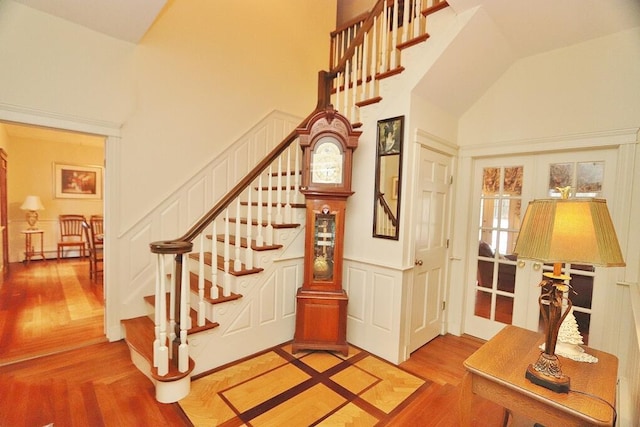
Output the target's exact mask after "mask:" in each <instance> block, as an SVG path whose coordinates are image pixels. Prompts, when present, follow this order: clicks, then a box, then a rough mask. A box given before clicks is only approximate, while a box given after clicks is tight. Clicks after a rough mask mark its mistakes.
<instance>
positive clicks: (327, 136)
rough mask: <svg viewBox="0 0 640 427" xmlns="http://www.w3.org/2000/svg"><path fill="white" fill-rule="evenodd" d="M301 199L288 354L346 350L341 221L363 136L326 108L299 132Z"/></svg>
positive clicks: (344, 351)
mask: <svg viewBox="0 0 640 427" xmlns="http://www.w3.org/2000/svg"><path fill="white" fill-rule="evenodd" d="M298 131H299V135H300V147H301V148H302V151H303V165H302V186H301V189H300V191H301V192H302V193H303V194H304V195H305V199H306V209H307V215H306V234H305V251H304V282H303V284H302V287H301V288H300V289H299V290H298V293H297V295H296V303H297V308H296V310H297V311H296V332H295V336H294V338H293V348H292V350H293V352H294V353H295V352H297V351H299V350H302V349H308V350H331V351H340V352H342V353H343V354H344V355H347V354H348V352H349V346H348V344H347V301H348V297H347V293H346V292H345V291H344V289H342V259H343V247H344V221H345V213H346V204H347V198H348V197H349V196H351V195H352V194H353V192H352V191H351V165H352V159H353V151H354V150H355V149H356V147H357V146H358V138H359V137H360V134H361V133H362V132H360V131H354V130H353V128H352V127H351V123H349V121H348V120H347V119H346V118H345V117H344V116H342V115H341V114H339V113H338V112H337V111H335V110H334V109H333V107H328V108H327V109H326V110H324V111H321V112H319V113H317V114H316V115H314V116H313V117H312V118H311V120H310V121H309V123H308V124H307V126H306V127H305V128H301V129H298Z"/></svg>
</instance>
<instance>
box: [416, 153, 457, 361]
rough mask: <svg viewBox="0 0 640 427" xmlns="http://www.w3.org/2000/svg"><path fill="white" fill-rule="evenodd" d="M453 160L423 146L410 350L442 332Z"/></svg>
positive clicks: (420, 168) (420, 166)
mask: <svg viewBox="0 0 640 427" xmlns="http://www.w3.org/2000/svg"><path fill="white" fill-rule="evenodd" d="M451 164H452V158H451V157H450V156H447V155H444V154H440V153H437V152H434V151H431V150H429V149H427V148H425V147H421V148H420V165H419V171H420V178H419V183H418V189H417V192H416V200H415V206H416V209H417V212H416V218H417V223H416V238H415V268H414V277H413V283H412V285H411V289H410V300H411V329H410V338H409V351H410V352H411V351H414V350H416V349H418V348H420V347H421V346H423V345H424V344H426V343H427V342H429V341H430V340H432V339H433V338H435V337H436V336H438V335H439V334H440V330H441V328H442V316H443V307H442V302H443V300H444V296H443V293H444V284H445V280H446V265H447V233H446V231H447V227H448V218H449V190H450V182H451V173H452V170H451Z"/></svg>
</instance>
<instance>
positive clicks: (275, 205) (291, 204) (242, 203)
mask: <svg viewBox="0 0 640 427" xmlns="http://www.w3.org/2000/svg"><path fill="white" fill-rule="evenodd" d="M278 204H279V203H271V206H272V207H277V206H278ZM240 205H241V206H248V205H249V202H240ZM289 205H290V206H291V207H292V208H296V209H304V208H306V207H307V205H305V204H304V203H289ZM251 206H258V202H251ZM262 206H269V203H267V202H262ZM283 206H286V203H285V204H283Z"/></svg>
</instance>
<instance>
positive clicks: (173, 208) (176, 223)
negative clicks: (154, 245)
mask: <svg viewBox="0 0 640 427" xmlns="http://www.w3.org/2000/svg"><path fill="white" fill-rule="evenodd" d="M159 216H160V221H159V223H160V238H161V239H174V238H176V237H177V236H179V235H180V234H179V232H180V231H181V230H180V200H179V199H176V200H174V201H173V202H172V203H168V204H167V206H165V207H164V209H162V210H161V211H160V212H159ZM147 243H148V242H147Z"/></svg>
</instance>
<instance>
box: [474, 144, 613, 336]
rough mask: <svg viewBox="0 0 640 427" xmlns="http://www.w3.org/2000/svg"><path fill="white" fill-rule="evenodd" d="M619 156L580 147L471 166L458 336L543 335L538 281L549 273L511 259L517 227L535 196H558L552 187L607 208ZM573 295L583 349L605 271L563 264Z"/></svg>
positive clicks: (548, 267)
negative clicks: (603, 202)
mask: <svg viewBox="0 0 640 427" xmlns="http://www.w3.org/2000/svg"><path fill="white" fill-rule="evenodd" d="M616 158H617V151H616V150H615V149H601V150H585V151H576V152H563V153H553V154H542V155H528V156H513V157H500V158H492V159H490V158H486V159H478V160H476V161H475V166H474V174H473V186H474V187H473V194H474V196H473V203H472V212H471V214H470V215H472V223H473V227H474V228H473V229H472V230H471V231H472V234H471V235H472V236H473V237H472V238H471V239H470V242H469V247H468V253H469V257H468V259H469V265H468V270H467V271H468V272H469V274H468V276H467V287H466V294H467V297H466V306H465V321H464V331H465V333H468V334H470V335H473V336H477V337H480V338H483V339H490V338H491V337H493V335H495V334H496V333H497V332H498V331H500V330H501V329H502V328H503V327H504V326H505V325H507V324H512V325H516V326H521V327H524V328H527V329H531V330H542V327H543V324H542V320H541V317H540V309H539V306H538V297H539V295H540V288H539V287H538V284H539V283H540V281H541V279H542V273H543V272H545V271H549V270H552V269H553V266H552V265H542V264H541V263H539V262H534V261H530V260H519V259H517V257H516V256H515V255H514V254H513V249H514V247H515V243H516V240H517V237H518V232H519V229H520V224H521V221H522V218H523V217H524V213H525V211H526V208H527V205H528V203H529V202H530V201H531V200H533V199H542V198H555V197H560V192H559V191H558V190H557V188H558V187H565V186H571V196H570V197H598V198H604V199H607V201H608V204H609V206H611V204H612V202H613V200H612V197H613V196H614V191H613V185H614V180H615V171H616ZM564 272H565V274H569V275H570V276H571V281H570V284H571V286H572V287H573V290H572V291H571V292H570V293H569V295H568V296H569V297H570V298H571V301H572V302H573V305H574V310H573V314H574V316H575V318H576V321H577V323H578V329H579V330H580V333H581V334H582V336H583V340H584V341H585V344H587V343H588V341H589V336H590V334H591V333H592V332H593V331H594V330H595V331H597V332H599V328H602V324H601V323H599V322H594V319H597V318H598V316H594V313H595V310H596V309H597V305H598V304H597V301H598V299H604V298H605V295H604V293H603V292H598V289H603V288H605V287H606V286H598V285H597V283H598V282H599V281H600V282H603V281H606V269H595V268H593V267H592V266H586V265H575V264H574V265H570V264H565V266H564Z"/></svg>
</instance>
